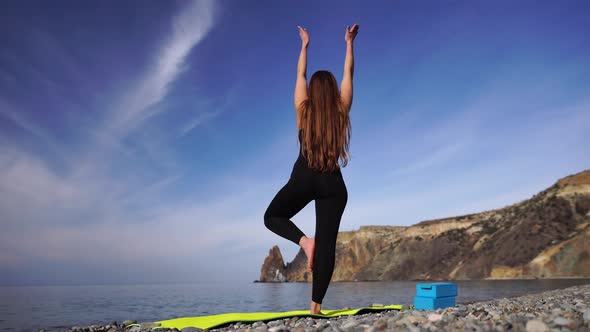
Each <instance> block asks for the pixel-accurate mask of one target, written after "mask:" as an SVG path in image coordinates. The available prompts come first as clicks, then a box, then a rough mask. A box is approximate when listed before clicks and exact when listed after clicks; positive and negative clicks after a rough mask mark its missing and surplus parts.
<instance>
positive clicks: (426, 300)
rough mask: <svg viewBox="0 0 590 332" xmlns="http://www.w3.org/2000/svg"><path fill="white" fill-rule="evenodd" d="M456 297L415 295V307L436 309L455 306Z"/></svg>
mask: <svg viewBox="0 0 590 332" xmlns="http://www.w3.org/2000/svg"><path fill="white" fill-rule="evenodd" d="M454 306H455V297H454V296H445V297H425V296H414V309H423V310H434V309H439V308H446V307H454Z"/></svg>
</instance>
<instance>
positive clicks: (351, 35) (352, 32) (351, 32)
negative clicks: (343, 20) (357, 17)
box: [344, 23, 359, 43]
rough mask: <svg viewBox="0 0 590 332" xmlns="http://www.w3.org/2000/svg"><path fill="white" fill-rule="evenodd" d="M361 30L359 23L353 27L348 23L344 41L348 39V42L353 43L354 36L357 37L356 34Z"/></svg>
mask: <svg viewBox="0 0 590 332" xmlns="http://www.w3.org/2000/svg"><path fill="white" fill-rule="evenodd" d="M358 32H359V25H358V24H357V23H355V24H354V25H353V26H352V28H351V27H350V26H349V25H347V26H346V32H345V33H344V41H346V42H347V43H352V42H353V41H354V37H356V34H357V33H358Z"/></svg>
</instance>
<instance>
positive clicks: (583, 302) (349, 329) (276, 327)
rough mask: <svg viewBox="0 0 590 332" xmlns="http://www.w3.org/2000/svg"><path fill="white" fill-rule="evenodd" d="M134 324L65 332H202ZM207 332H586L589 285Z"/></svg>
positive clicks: (589, 327) (589, 320)
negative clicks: (444, 305)
mask: <svg viewBox="0 0 590 332" xmlns="http://www.w3.org/2000/svg"><path fill="white" fill-rule="evenodd" d="M135 323H138V322H136V321H132V320H127V321H124V322H120V323H118V322H112V323H111V324H108V325H91V326H84V327H79V326H75V327H72V328H69V329H67V330H66V331H68V332H82V331H84V332H90V331H95V332H99V331H100V332H102V331H105V332H115V331H133V332H143V331H183V332H189V331H202V330H201V329H197V328H184V329H182V330H177V329H167V328H157V324H155V323H149V322H139V325H140V326H137V325H134V324H135ZM205 331H211V332H226V331H240V332H254V331H255V332H280V331H297V332H320V331H322V332H332V331H334V332H357V331H362V332H375V331H411V332H420V331H529V332H536V331H539V332H540V331H590V284H586V285H579V286H572V287H568V288H564V289H557V290H551V291H546V292H542V293H538V294H529V295H524V296H518V297H510V298H499V299H492V300H488V301H482V302H475V303H458V304H457V305H456V306H455V307H449V308H444V309H437V310H413V309H405V308H404V309H403V310H387V311H380V312H374V313H366V314H360V315H354V316H340V317H332V318H329V319H323V318H312V317H293V318H285V319H278V320H273V321H268V322H262V321H259V322H254V323H235V324H231V325H227V326H224V327H221V328H213V329H209V330H205Z"/></svg>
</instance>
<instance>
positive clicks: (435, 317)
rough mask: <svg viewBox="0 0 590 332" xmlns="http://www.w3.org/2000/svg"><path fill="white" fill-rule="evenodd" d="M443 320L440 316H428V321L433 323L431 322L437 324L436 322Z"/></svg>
mask: <svg viewBox="0 0 590 332" xmlns="http://www.w3.org/2000/svg"><path fill="white" fill-rule="evenodd" d="M441 319H442V315H440V314H430V315H428V320H429V321H431V322H436V321H438V320H441Z"/></svg>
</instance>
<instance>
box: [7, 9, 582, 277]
mask: <svg viewBox="0 0 590 332" xmlns="http://www.w3.org/2000/svg"><path fill="white" fill-rule="evenodd" d="M1 12H2V14H1V20H0V28H1V30H0V31H1V32H0V42H1V44H2V49H1V50H0V223H1V226H2V232H0V284H39V283H41V284H43V283H46V284H93V283H145V282H147V283H151V282H158V283H159V282H208V281H235V282H237V281H243V282H250V281H252V280H254V279H257V278H258V277H259V273H260V267H261V264H262V262H263V260H264V258H265V256H266V255H267V254H268V250H269V249H270V248H271V246H272V245H274V244H278V245H279V247H280V248H281V251H282V252H283V255H284V258H285V259H286V260H288V261H289V260H291V259H292V258H293V257H294V255H295V254H296V253H297V251H298V247H297V246H296V245H294V244H293V243H291V242H289V241H288V240H284V239H282V238H280V237H278V236H277V235H275V234H274V233H272V232H270V231H269V230H267V229H266V228H265V226H264V223H263V214H264V211H265V209H266V207H267V206H268V204H269V203H270V201H271V200H272V198H273V197H274V195H275V194H276V192H277V191H278V190H279V189H280V188H281V187H282V186H283V185H284V184H285V183H286V181H287V180H288V178H289V175H290V172H291V169H292V167H293V163H294V161H295V159H296V157H297V153H298V149H299V148H298V145H297V129H296V124H295V112H294V109H293V90H294V84H295V73H296V65H297V57H298V55H299V50H300V40H299V34H298V31H297V25H301V26H303V27H305V28H307V29H308V31H309V33H310V40H311V41H310V45H309V50H308V77H311V75H312V74H313V73H314V72H315V71H316V70H320V69H325V70H330V71H331V72H332V73H333V74H334V75H335V76H336V78H337V80H338V81H340V80H341V77H342V68H343V64H344V53H345V43H344V30H345V27H346V25H352V24H354V23H355V22H356V23H359V25H360V29H359V34H358V36H357V39H356V41H355V48H354V52H355V76H354V89H355V90H354V103H353V106H352V111H351V123H352V137H351V145H350V152H351V156H352V157H351V160H350V162H349V164H348V166H347V167H345V168H343V169H342V173H343V175H344V178H345V181H346V185H347V188H348V192H349V200H348V205H347V207H346V210H345V212H344V216H343V219H342V222H341V228H340V230H341V231H349V230H355V229H358V227H359V226H361V225H412V224H414V223H417V222H419V221H422V220H426V219H432V218H442V217H449V216H454V215H460V214H466V213H474V212H480V211H483V210H487V209H494V208H499V207H502V206H505V205H508V204H512V203H515V202H517V201H520V200H523V199H527V198H530V197H531V196H532V195H533V194H535V193H537V192H538V191H540V190H543V189H545V188H546V187H548V186H550V185H552V184H553V183H554V182H555V180H557V179H558V178H560V177H563V176H566V175H569V174H572V173H576V172H579V171H582V170H584V169H588V168H589V167H588V165H589V163H590V155H589V154H588V145H589V143H590V130H589V129H590V128H589V127H590V112H589V107H590V93H589V91H590V79H588V77H590V66H589V65H590V43H589V40H588V34H587V32H588V31H589V29H588V28H589V23H588V20H587V18H588V17H589V16H590V5H589V3H588V2H587V1H578V2H572V1H564V2H555V1H545V2H528V1H518V2H512V1H488V2H484V1H431V2H430V1H421V2H415V1H382V2H377V1H375V2H369V3H363V4H361V3H360V2H358V1H354V2H352V1H350V2H348V1H347V2H345V1H338V2H330V1H322V2H312V1H297V2H278V1H227V0H226V1H195V2H191V1H176V2H169V1H125V2H114V1H111V2H104V1H103V2H79V1H52V2H48V1H38V2H32V1H5V2H2V10H1ZM293 220H294V222H295V223H296V224H297V225H299V226H300V227H301V229H302V230H303V231H304V232H305V233H306V234H307V235H308V236H313V232H314V224H315V215H314V205H313V203H310V204H309V205H308V206H307V207H305V208H304V209H303V210H302V211H301V212H300V213H299V214H298V215H296V216H295V217H294V218H293Z"/></svg>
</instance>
